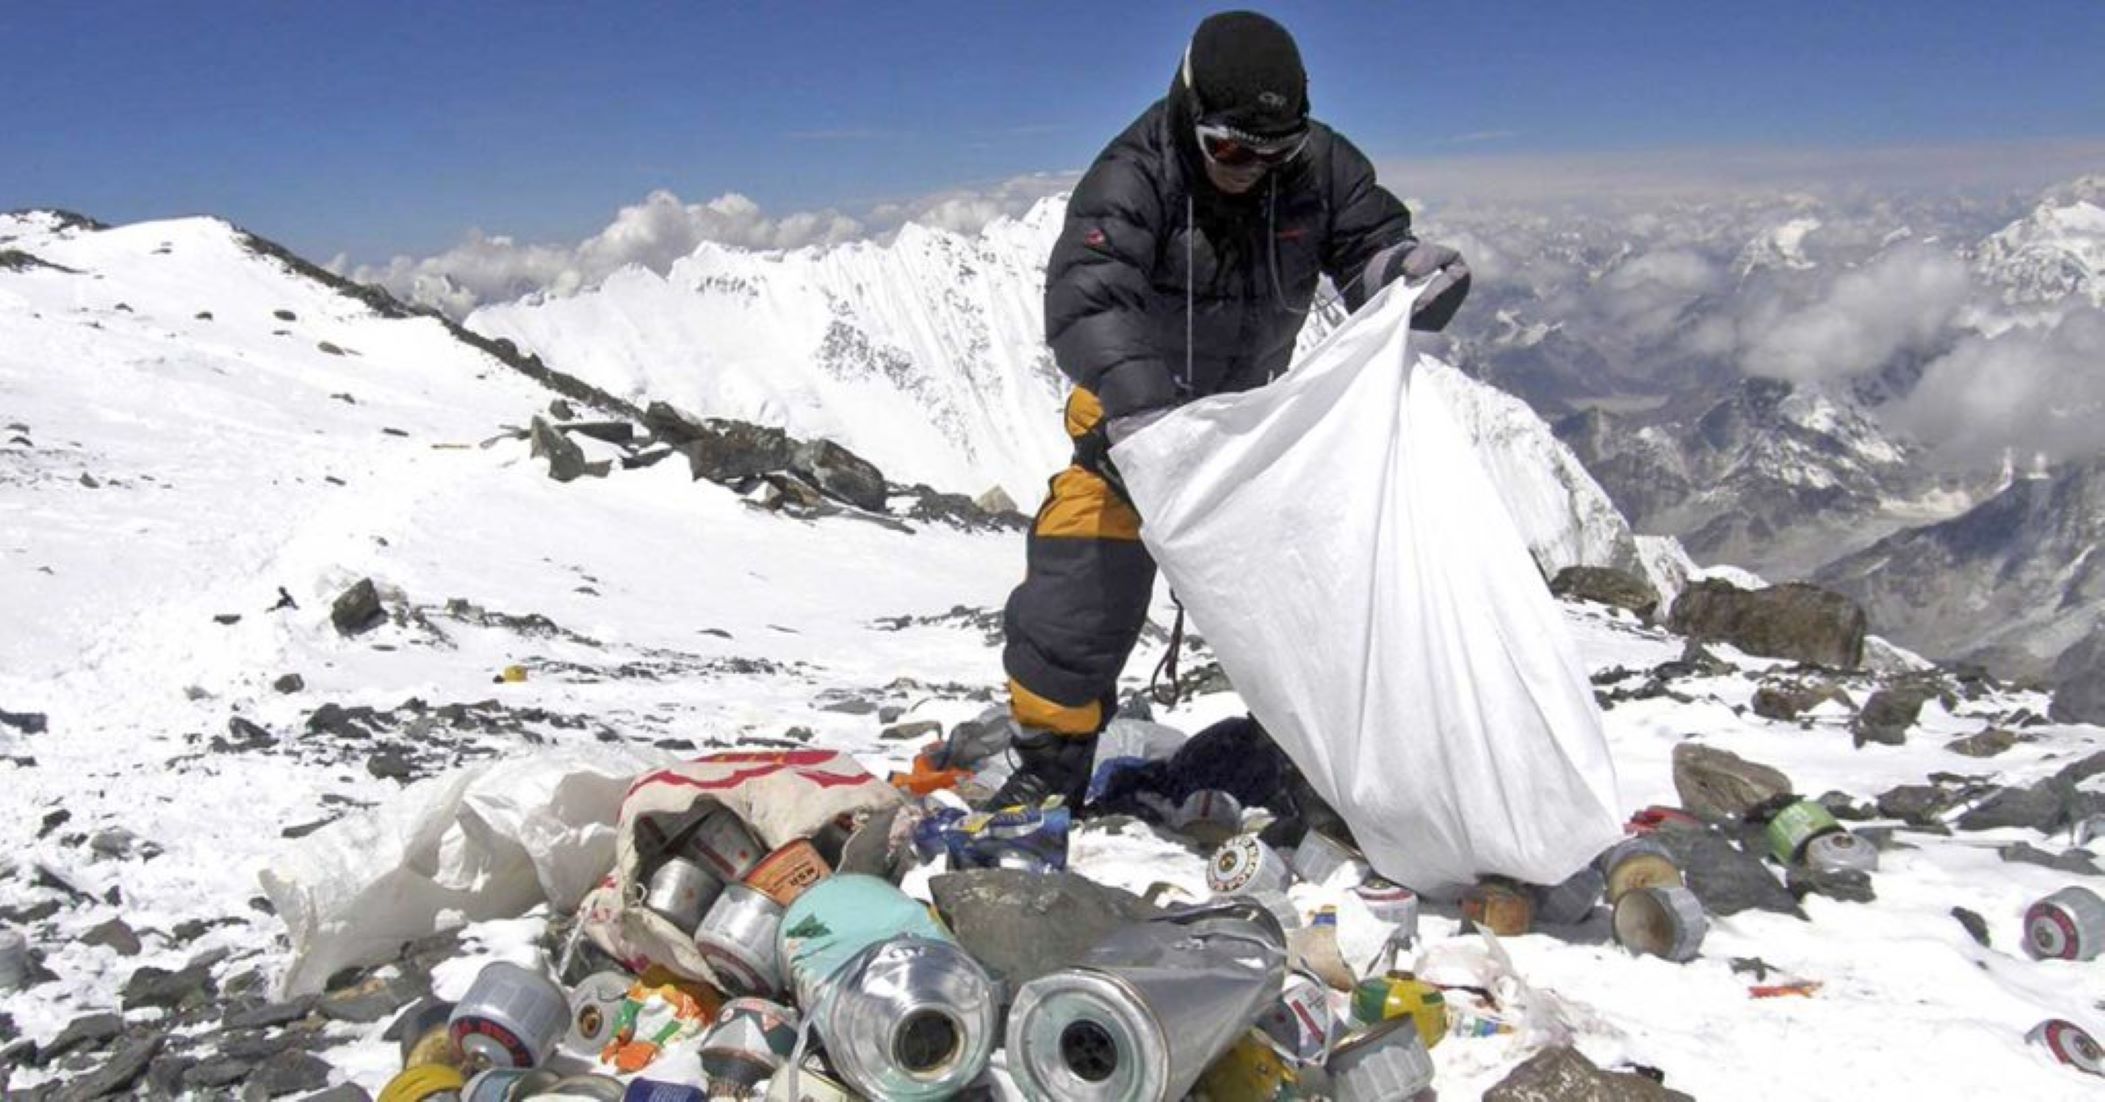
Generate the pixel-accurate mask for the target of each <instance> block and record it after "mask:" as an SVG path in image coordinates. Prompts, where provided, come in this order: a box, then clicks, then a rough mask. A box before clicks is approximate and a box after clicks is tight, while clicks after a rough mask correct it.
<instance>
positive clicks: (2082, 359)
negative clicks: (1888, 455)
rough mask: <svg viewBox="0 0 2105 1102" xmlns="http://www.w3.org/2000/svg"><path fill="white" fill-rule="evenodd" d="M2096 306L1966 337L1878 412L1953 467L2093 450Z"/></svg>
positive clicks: (2102, 396) (2098, 384)
mask: <svg viewBox="0 0 2105 1102" xmlns="http://www.w3.org/2000/svg"><path fill="white" fill-rule="evenodd" d="M2101 356H2105V312H2101V311H2098V310H2094V309H2082V310H2078V311H2075V312H2072V313H2070V314H2068V315H2065V316H2063V317H2061V318H2058V319H2056V320H2055V321H2054V322H2051V323H2048V324H2045V325H2043V326H2040V327H2035V328H2018V329H2012V330H2009V331H2007V332H2004V333H2002V334H2000V335H1998V336H1995V337H1985V336H1972V337H1968V338H1966V339H1964V340H1962V341H1961V342H1959V344H1958V346H1957V347H1955V348H1953V349H1952V351H1951V352H1950V353H1948V354H1947V355H1944V356H1942V357H1940V358H1938V359H1937V360H1935V361H1934V362H1932V363H1931V364H1930V365H1929V367H1928V368H1927V369H1926V370H1925V371H1924V372H1923V376H1922V379H1921V381H1920V382H1919V383H1917V384H1916V386H1915V389H1914V390H1913V391H1911V392H1910V393H1909V394H1908V395H1907V397H1905V398H1902V399H1901V400H1900V401H1898V402H1895V403H1893V404H1892V405H1891V406H1890V407H1888V408H1887V409H1886V410H1885V411H1884V415H1885V418H1886V421H1887V423H1888V424H1890V425H1892V426H1894V427H1896V428H1899V429H1901V430H1903V431H1905V432H1908V433H1911V434H1913V435H1914V436H1915V437H1916V438H1918V439H1921V440H1925V441H1929V442H1931V443H1932V445H1933V448H1934V450H1935V451H1936V453H1937V455H1938V457H1939V458H1941V459H1943V460H1944V461H1946V462H1948V463H1950V464H1952V465H1954V466H1959V467H1980V466H1983V465H1987V464H1993V463H1995V462H1997V461H1998V460H2000V459H2001V458H2002V457H2003V456H2004V455H2005V454H2014V455H2015V456H2016V457H2017V458H2018V459H2019V460H2028V459H2030V458H2032V457H2034V456H2038V457H2042V458H2044V459H2045V460H2046V461H2047V462H2049V463H2057V462H2060V461H2062V460H2066V459H2072V458H2079V457H2082V456H2086V455H2091V454H2094V453H2096V452H2097V451H2098V449H2099V447H2100V445H2101V441H2105V434H2101V432H2100V431H2099V425H2101V424H2105V372H2101V371H2100V370H2098V367H2099V361H2100V357H2101Z"/></svg>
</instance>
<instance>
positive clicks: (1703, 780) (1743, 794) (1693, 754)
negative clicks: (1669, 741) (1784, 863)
mask: <svg viewBox="0 0 2105 1102" xmlns="http://www.w3.org/2000/svg"><path fill="white" fill-rule="evenodd" d="M1674 791H1675V792H1677V793H1679V794H1680V797H1681V806H1682V807H1684V808H1686V809H1687V810H1688V811H1689V813H1690V814H1693V815H1696V816H1698V817H1700V818H1704V819H1711V820H1714V821H1719V822H1724V821H1729V820H1734V819H1738V818H1739V817H1740V816H1742V815H1745V814H1746V813H1747V812H1748V811H1749V810H1751V809H1753V808H1755V807H1757V806H1759V805H1761V804H1764V803H1768V802H1769V801H1771V800H1774V799H1775V798H1776V797H1778V796H1783V795H1787V794H1789V793H1790V792H1791V791H1792V788H1791V778H1789V777H1786V776H1784V775H1783V773H1782V771H1781V770H1777V769H1773V768H1770V767H1769V766H1766V765H1762V764H1759V763H1757V762H1751V761H1748V760H1746V759H1745V758H1742V757H1740V756H1739V755H1737V754H1734V753H1732V752H1730V751H1726V750H1720V749H1717V748H1716V747H1713V746H1705V745H1703V744H1701V743H1696V742H1684V743H1681V744H1680V745H1678V746H1675V747H1674Z"/></svg>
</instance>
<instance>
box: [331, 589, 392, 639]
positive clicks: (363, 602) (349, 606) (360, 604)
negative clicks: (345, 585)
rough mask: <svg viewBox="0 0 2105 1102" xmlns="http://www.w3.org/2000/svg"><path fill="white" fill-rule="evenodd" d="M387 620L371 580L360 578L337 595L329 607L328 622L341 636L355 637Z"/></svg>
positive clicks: (377, 592) (385, 612) (378, 591)
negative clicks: (333, 625) (332, 624)
mask: <svg viewBox="0 0 2105 1102" xmlns="http://www.w3.org/2000/svg"><path fill="white" fill-rule="evenodd" d="M386 618H387V610H386V609H385V608H383V607H381V604H380V590H379V589H378V588H377V587H375V586H374V585H373V579H371V578H360V579H358V581H357V583H356V584H355V585H353V586H351V588H349V589H346V590H344V591H343V592H342V593H340V594H338V595H337V597H336V601H335V603H334V604H332V605H330V606H329V620H330V622H332V623H334V624H335V625H336V630H337V632H338V633H339V634H342V635H357V634H358V633H359V632H362V631H366V630H368V629H370V628H372V627H374V626H376V625H378V624H379V623H380V621H382V620H384V619H386Z"/></svg>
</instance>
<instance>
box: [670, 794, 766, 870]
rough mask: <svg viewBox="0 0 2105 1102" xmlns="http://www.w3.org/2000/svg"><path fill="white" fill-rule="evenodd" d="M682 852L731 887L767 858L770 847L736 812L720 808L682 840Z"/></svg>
mask: <svg viewBox="0 0 2105 1102" xmlns="http://www.w3.org/2000/svg"><path fill="white" fill-rule="evenodd" d="M679 852H680V854H681V855H682V856H684V857H687V858H688V859H690V860H692V861H694V862H696V863H698V864H700V865H701V866H702V867H704V868H706V869H708V870H709V871H710V872H712V873H715V874H716V877H717V879H719V880H722V881H723V882H724V883H726V884H730V883H735V882H737V881H739V880H742V879H744V878H745V875H746V873H749V872H751V871H753V866H754V865H757V864H759V863H760V859H761V858H762V857H763V856H766V854H767V847H766V846H763V845H761V844H760V840H759V839H757V838H755V837H753V832H752V831H750V830H747V829H746V824H745V821H744V820H743V819H740V818H739V817H738V815H737V814H736V813H734V812H733V811H732V810H731V809H730V808H727V807H719V808H717V809H716V810H714V811H711V812H709V813H708V814H706V815H704V816H703V817H702V818H701V820H700V821H699V822H696V823H695V824H694V825H693V826H691V827H689V828H687V830H686V831H685V836H684V837H683V838H681V839H680V840H679Z"/></svg>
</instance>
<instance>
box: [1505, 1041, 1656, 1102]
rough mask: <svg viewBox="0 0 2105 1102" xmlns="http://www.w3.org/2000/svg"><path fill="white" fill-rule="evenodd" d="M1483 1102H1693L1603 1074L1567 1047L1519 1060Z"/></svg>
mask: <svg viewBox="0 0 2105 1102" xmlns="http://www.w3.org/2000/svg"><path fill="white" fill-rule="evenodd" d="M1484 1102H1694V1099H1693V1098H1692V1096H1690V1095H1686V1094H1683V1093H1681V1092H1680V1091H1676V1090H1668V1089H1667V1088H1666V1086H1665V1085H1664V1084H1660V1083H1655V1082H1653V1081H1652V1080H1650V1079H1647V1078H1645V1077H1644V1076H1642V1075H1637V1074H1634V1073H1631V1072H1620V1071H1603V1070H1602V1069H1601V1068H1600V1066H1599V1065H1597V1064H1595V1063H1594V1062H1593V1061H1591V1060H1588V1059H1587V1058H1586V1056H1585V1054H1583V1053H1581V1052H1580V1051H1579V1050H1578V1049H1575V1048H1572V1047H1571V1046H1569V1045H1559V1046H1557V1047H1556V1048H1546V1049H1543V1050H1542V1051H1541V1052H1538V1053H1536V1054H1535V1055H1533V1056H1530V1057H1528V1058H1527V1059H1526V1060H1524V1061H1522V1062H1521V1064H1520V1066H1519V1067H1517V1068H1514V1069H1513V1071H1512V1073H1511V1074H1509V1075H1507V1076H1506V1077H1505V1078H1504V1079H1501V1080H1499V1082H1498V1085H1497V1086H1494V1087H1492V1088H1491V1089H1490V1090H1488V1091H1485V1092H1484Z"/></svg>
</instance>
